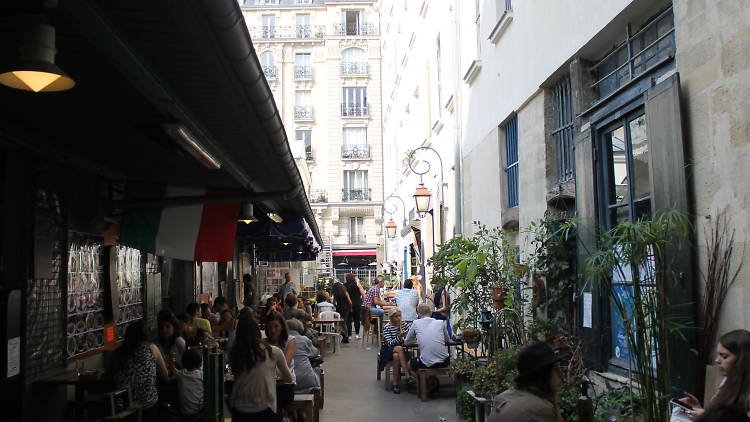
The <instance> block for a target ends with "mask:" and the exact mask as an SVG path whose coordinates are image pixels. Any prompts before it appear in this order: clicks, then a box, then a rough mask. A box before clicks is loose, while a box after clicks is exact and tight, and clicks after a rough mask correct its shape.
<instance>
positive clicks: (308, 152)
mask: <svg viewBox="0 0 750 422" xmlns="http://www.w3.org/2000/svg"><path fill="white" fill-rule="evenodd" d="M305 160H307V161H313V160H315V157H314V156H313V150H312V147H305Z"/></svg>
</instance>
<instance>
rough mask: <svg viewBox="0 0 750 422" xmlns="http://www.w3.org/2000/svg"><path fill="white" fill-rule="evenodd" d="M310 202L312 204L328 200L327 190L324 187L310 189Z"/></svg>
mask: <svg viewBox="0 0 750 422" xmlns="http://www.w3.org/2000/svg"><path fill="white" fill-rule="evenodd" d="M310 202H311V203H313V204H321V203H326V202H328V191H326V190H325V189H310Z"/></svg>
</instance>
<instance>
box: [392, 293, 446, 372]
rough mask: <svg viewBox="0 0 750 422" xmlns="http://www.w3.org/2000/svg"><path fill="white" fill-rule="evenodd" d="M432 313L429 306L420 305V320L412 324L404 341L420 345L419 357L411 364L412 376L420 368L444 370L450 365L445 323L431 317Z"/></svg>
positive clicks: (418, 307)
mask: <svg viewBox="0 0 750 422" xmlns="http://www.w3.org/2000/svg"><path fill="white" fill-rule="evenodd" d="M402 312H403V311H402ZM431 313H432V309H430V305H429V304H427V303H420V304H419V305H418V306H417V314H418V315H419V319H418V320H416V321H414V322H413V323H412V324H411V327H410V328H409V332H408V333H406V338H405V339H404V344H414V343H415V342H416V343H417V344H419V357H416V358H413V359H412V360H411V361H410V362H409V366H410V367H411V372H412V376H414V371H415V370H417V369H420V368H443V367H446V366H448V365H450V356H449V355H448V349H447V348H446V347H445V345H446V343H448V342H449V341H450V339H449V337H448V332H447V331H446V330H445V324H444V322H443V321H440V320H437V319H434V318H432V317H430V314H431Z"/></svg>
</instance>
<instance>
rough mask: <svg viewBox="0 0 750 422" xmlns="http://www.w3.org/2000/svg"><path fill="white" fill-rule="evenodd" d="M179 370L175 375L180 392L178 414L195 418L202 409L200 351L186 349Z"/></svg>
mask: <svg viewBox="0 0 750 422" xmlns="http://www.w3.org/2000/svg"><path fill="white" fill-rule="evenodd" d="M182 365H183V366H184V369H181V370H180V371H179V372H178V373H177V388H178V389H179V392H180V414H182V416H195V415H197V414H198V413H199V412H200V411H201V409H202V408H203V369H202V368H201V367H202V366H203V356H202V355H201V352H200V349H199V348H196V349H187V350H185V353H183V354H182Z"/></svg>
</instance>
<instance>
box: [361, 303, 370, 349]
mask: <svg viewBox="0 0 750 422" xmlns="http://www.w3.org/2000/svg"><path fill="white" fill-rule="evenodd" d="M371 316H372V315H371V314H370V308H362V317H363V318H362V346H364V345H365V344H367V335H368V333H369V332H370V318H371Z"/></svg>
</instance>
